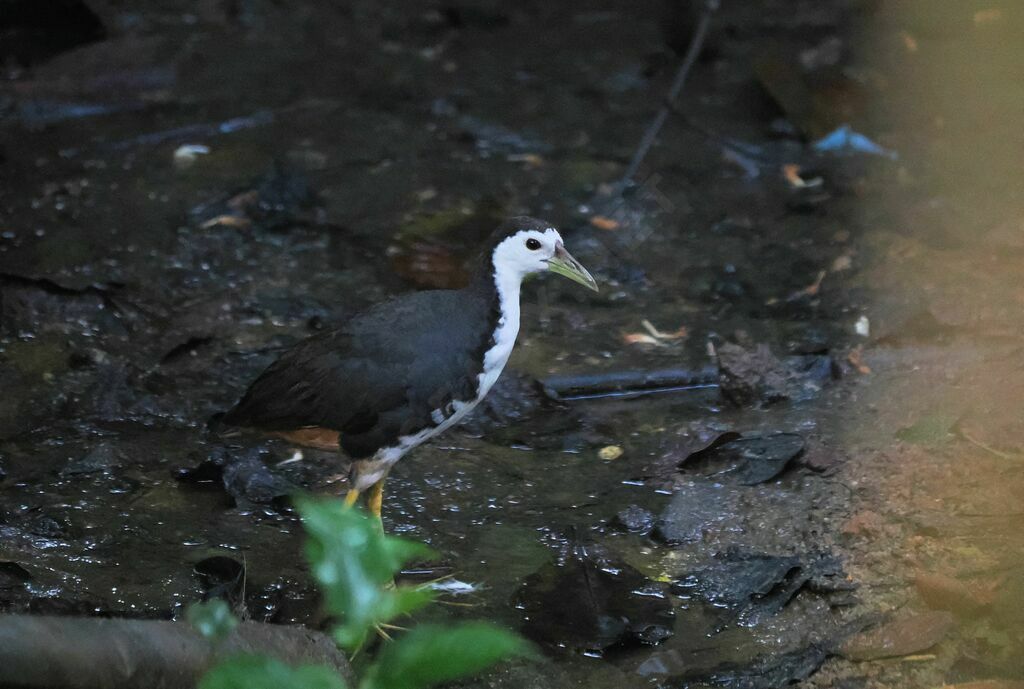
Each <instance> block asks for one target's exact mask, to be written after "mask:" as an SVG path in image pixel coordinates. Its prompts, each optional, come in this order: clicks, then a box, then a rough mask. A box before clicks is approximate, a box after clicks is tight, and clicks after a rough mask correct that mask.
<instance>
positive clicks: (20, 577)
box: [0, 562, 32, 589]
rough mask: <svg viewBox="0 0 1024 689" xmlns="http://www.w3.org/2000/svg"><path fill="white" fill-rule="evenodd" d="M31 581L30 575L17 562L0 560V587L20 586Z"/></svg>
mask: <svg viewBox="0 0 1024 689" xmlns="http://www.w3.org/2000/svg"><path fill="white" fill-rule="evenodd" d="M30 581H32V575H31V574H29V573H28V570H26V569H25V568H24V567H22V566H21V565H19V564H18V563H17V562H0V589H10V588H15V587H21V586H24V585H25V584H27V583H28V582H30Z"/></svg>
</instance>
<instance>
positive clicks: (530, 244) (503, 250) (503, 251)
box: [494, 227, 562, 278]
mask: <svg viewBox="0 0 1024 689" xmlns="http://www.w3.org/2000/svg"><path fill="white" fill-rule="evenodd" d="M561 244H562V236H561V235H560V234H558V230H556V229H555V228H553V227H549V228H548V229H546V230H544V231H543V232H538V231H537V230H520V231H519V232H516V233H515V234H514V235H512V236H510V237H508V238H507V239H505V240H504V241H502V242H501V243H500V244H498V246H496V247H495V248H494V270H495V272H496V273H499V274H502V275H515V276H517V277H519V278H524V277H526V276H527V275H529V274H530V273H539V272H541V271H542V270H547V269H548V261H549V260H551V258H552V257H554V255H555V250H556V248H557V247H558V246H560V245H561Z"/></svg>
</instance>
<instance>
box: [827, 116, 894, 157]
mask: <svg viewBox="0 0 1024 689" xmlns="http://www.w3.org/2000/svg"><path fill="white" fill-rule="evenodd" d="M812 146H813V148H814V150H815V151H819V152H822V153H825V152H829V151H834V152H837V153H844V152H854V153H867V154H869V155H879V156H884V157H886V158H889V159H891V160H896V159H897V158H899V154H898V153H897V152H896V151H890V150H889V149H888V148H883V147H882V146H879V145H878V144H876V143H875V142H874V141H872V140H871V139H869V138H868V137H866V136H864V135H863V134H861V133H859V132H855V131H853V129H851V128H850V125H848V124H844V125H843V126H841V127H839V128H837V129H836V130H834V131H832V132H831V133H829V134H826V135H825V136H823V137H822V138H820V139H818V140H817V141H815V142H814V143H813V144H812Z"/></svg>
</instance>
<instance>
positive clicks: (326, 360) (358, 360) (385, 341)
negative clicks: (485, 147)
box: [222, 216, 598, 524]
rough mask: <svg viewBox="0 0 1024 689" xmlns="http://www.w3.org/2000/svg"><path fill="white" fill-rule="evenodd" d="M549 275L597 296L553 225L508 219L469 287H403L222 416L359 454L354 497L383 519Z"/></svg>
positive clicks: (307, 348)
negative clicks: (527, 289) (404, 462)
mask: <svg viewBox="0 0 1024 689" xmlns="http://www.w3.org/2000/svg"><path fill="white" fill-rule="evenodd" d="M542 272H551V273H556V274H558V275H561V276H563V277H566V278H569V279H570V280H573V281H575V282H577V283H579V284H581V285H583V286H585V287H587V288H589V289H592V290H594V291H598V286H597V282H596V281H595V280H594V278H593V276H592V275H591V274H590V273H589V272H588V271H587V269H586V268H584V267H583V266H582V265H581V264H580V263H579V262H578V261H577V260H576V259H575V258H573V257H572V255H571V254H570V253H569V252H568V251H567V250H566V248H565V244H564V242H563V241H562V236H561V235H560V234H559V232H558V230H557V229H555V227H554V226H553V225H552V224H551V223H548V222H545V221H543V220H538V219H536V218H532V217H527V216H518V217H512V218H508V219H507V220H505V221H504V222H502V223H501V224H500V225H499V226H498V228H497V229H496V230H494V232H493V233H492V234H491V235H490V237H489V238H488V239H487V241H486V242H485V243H484V246H483V249H482V250H481V252H480V254H479V256H478V257H477V259H476V260H475V263H474V265H473V266H472V269H471V272H470V279H469V282H468V284H467V285H466V286H465V287H464V288H462V289H456V290H427V291H418V292H411V293H406V294H402V295H399V296H397V297H394V298H392V299H390V300H388V301H384V302H381V303H379V304H376V305H374V306H371V307H370V308H369V309H367V310H366V311H364V312H362V313H360V314H358V315H356V316H354V317H353V318H351V319H350V320H348V321H347V322H345V323H344V324H342V325H340V326H339V327H336V328H333V329H329V330H325V331H323V332H320V333H317V334H315V335H313V336H311V337H309V338H307V339H305V340H302V341H300V342H299V343H297V344H295V345H294V346H292V347H291V348H290V349H288V350H287V351H285V352H284V353H283V354H282V355H281V356H280V357H279V358H278V359H277V360H276V361H275V362H274V363H272V364H271V365H270V366H269V367H268V368H267V369H266V370H265V371H263V373H262V374H260V375H259V376H258V377H257V378H256V379H255V380H254V381H253V383H252V384H251V385H250V386H249V388H248V390H247V391H246V392H245V394H244V395H243V396H242V398H241V399H240V400H239V401H238V403H237V404H235V406H234V407H232V408H231V409H230V410H229V411H228V412H226V413H225V414H224V416H223V417H222V422H223V423H224V424H226V425H227V426H233V427H236V428H247V429H252V430H256V431H261V432H263V433H266V434H269V435H274V436H278V437H282V438H284V439H286V440H288V441H291V442H293V443H296V444H299V445H306V446H311V447H315V448H318V449H330V450H340V451H341V452H342V453H344V455H347V457H348V458H349V459H350V460H351V464H350V469H349V474H348V479H349V480H348V486H349V489H348V493H347V494H346V496H345V504H346V505H348V506H352V505H354V504H356V503H357V501H358V500H359V498H360V496H364V495H365V499H366V503H367V508H368V509H369V511H370V513H371V514H372V515H373V516H374V517H375V518H376V519H377V521H378V523H381V524H382V522H381V511H382V504H383V496H384V482H385V481H386V479H387V475H388V472H389V471H390V469H391V468H392V467H393V466H394V465H395V463H396V462H398V461H399V460H400V459H401V458H402V457H403V456H405V455H406V454H407V453H409V452H410V451H411V450H413V449H414V448H416V447H418V446H419V445H422V444H423V443H425V442H427V441H428V440H430V439H431V438H433V437H435V436H437V435H439V434H441V433H443V432H444V431H446V430H447V429H449V428H451V427H452V426H454V425H455V424H457V423H458V422H459V421H460V420H461V419H462V418H463V417H465V416H466V414H468V413H469V412H470V411H471V410H472V409H473V408H474V407H475V406H476V405H477V404H479V402H480V401H481V400H482V399H483V398H484V396H485V395H487V393H488V391H489V390H490V389H491V387H492V386H493V385H494V383H495V382H496V381H497V379H498V376H499V375H500V374H501V372H502V370H503V369H504V367H505V364H506V362H507V361H508V358H509V355H510V354H511V353H512V348H513V346H514V344H515V341H516V337H517V335H518V333H519V325H520V304H519V299H520V287H521V285H522V283H523V280H524V279H525V278H527V277H528V276H530V275H532V274H535V273H542Z"/></svg>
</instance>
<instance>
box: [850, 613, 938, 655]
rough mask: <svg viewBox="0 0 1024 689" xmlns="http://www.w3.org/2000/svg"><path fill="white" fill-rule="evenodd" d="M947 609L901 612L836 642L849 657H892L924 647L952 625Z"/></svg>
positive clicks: (915, 651) (933, 641)
mask: <svg viewBox="0 0 1024 689" xmlns="http://www.w3.org/2000/svg"><path fill="white" fill-rule="evenodd" d="M954 625H955V623H954V621H953V616H952V615H951V614H950V613H948V612H944V611H943V612H940V611H929V612H922V613H918V614H914V613H909V612H903V613H899V614H897V616H896V617H894V618H892V619H890V620H889V621H888V622H885V623H883V624H881V625H880V626H878V627H875V628H874V629H869V630H868V631H865V632H861V633H860V634H856V635H854V636H852V637H850V638H849V639H847V640H846V641H845V642H843V644H842V645H841V646H840V649H839V652H840V654H841V655H842V656H843V657H844V658H847V659H849V660H878V659H879V658H896V657H899V656H906V655H911V654H914V653H920V652H922V651H926V650H928V649H929V648H931V647H932V646H934V645H936V644H937V643H939V642H940V641H942V640H943V639H944V638H946V635H947V634H948V633H949V632H950V631H951V630H952V629H953V627H954Z"/></svg>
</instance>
